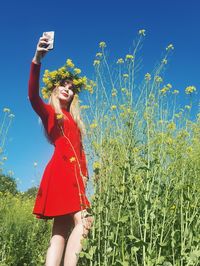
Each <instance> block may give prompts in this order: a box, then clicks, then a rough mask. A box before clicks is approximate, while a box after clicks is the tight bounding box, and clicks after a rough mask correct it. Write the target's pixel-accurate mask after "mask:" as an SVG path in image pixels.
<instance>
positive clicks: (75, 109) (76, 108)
mask: <svg viewBox="0 0 200 266" xmlns="http://www.w3.org/2000/svg"><path fill="white" fill-rule="evenodd" d="M58 93H59V89H58V87H55V88H54V89H53V91H52V93H51V95H50V97H49V104H50V105H51V106H52V107H53V109H54V110H55V113H56V115H63V119H67V117H66V115H65V114H64V113H63V112H62V109H61V105H60V101H59V98H58ZM68 108H69V112H70V114H71V115H72V117H73V119H74V121H75V122H76V124H77V126H78V128H79V129H80V133H81V138H82V137H83V136H85V135H86V128H85V124H84V123H83V121H82V119H81V115H80V113H81V111H80V104H79V96H78V94H77V93H74V96H73V99H72V100H71V102H69V107H68ZM60 120H61V121H62V119H59V120H58V123H60ZM45 136H46V137H47V139H48V141H49V142H50V143H52V142H51V140H50V139H49V136H48V134H47V133H46V131H45Z"/></svg>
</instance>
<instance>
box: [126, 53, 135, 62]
mask: <svg viewBox="0 0 200 266" xmlns="http://www.w3.org/2000/svg"><path fill="white" fill-rule="evenodd" d="M133 59H134V56H133V55H131V54H127V55H126V61H127V60H131V61H133Z"/></svg>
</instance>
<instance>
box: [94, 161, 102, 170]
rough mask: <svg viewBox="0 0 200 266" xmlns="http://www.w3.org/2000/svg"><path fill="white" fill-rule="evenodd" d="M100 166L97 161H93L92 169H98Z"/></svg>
mask: <svg viewBox="0 0 200 266" xmlns="http://www.w3.org/2000/svg"><path fill="white" fill-rule="evenodd" d="M100 167H101V164H100V163H99V162H97V161H95V162H94V163H93V169H94V170H95V169H100Z"/></svg>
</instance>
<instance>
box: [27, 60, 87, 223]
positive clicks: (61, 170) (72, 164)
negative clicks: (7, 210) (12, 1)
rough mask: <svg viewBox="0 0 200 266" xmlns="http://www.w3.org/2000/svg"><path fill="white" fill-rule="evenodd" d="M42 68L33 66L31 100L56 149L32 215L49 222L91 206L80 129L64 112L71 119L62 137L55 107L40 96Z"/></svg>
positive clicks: (43, 177)
mask: <svg viewBox="0 0 200 266" xmlns="http://www.w3.org/2000/svg"><path fill="white" fill-rule="evenodd" d="M40 67H41V64H35V63H33V62H32V63H31V70H30V78H29V83H28V97H29V100H30V102H31V105H32V107H33V109H34V110H35V112H36V113H37V114H38V115H39V116H40V118H41V120H42V123H43V125H44V128H45V130H46V132H47V134H48V136H49V138H50V140H51V142H52V144H53V145H54V146H55V149H54V153H53V155H52V157H51V159H50V161H49V162H48V164H47V166H46V168H45V170H44V173H43V176H42V179H41V181H40V186H39V189H38V192H37V196H36V200H35V205H34V208H33V212H32V213H33V214H35V215H36V217H37V218H38V219H46V220H47V219H52V218H54V217H55V216H59V215H65V214H69V213H72V212H76V211H79V210H83V209H87V208H90V207H91V206H90V202H89V201H88V198H87V196H86V194H85V186H84V182H83V180H82V177H81V174H80V173H81V172H82V174H83V175H84V176H88V169H87V164H86V156H85V153H84V149H83V145H82V140H81V133H80V129H79V128H78V126H77V124H76V122H75V121H74V119H73V118H72V116H71V114H70V112H69V111H67V110H65V109H62V111H63V112H64V114H65V115H66V116H67V120H64V122H63V127H62V128H63V132H64V135H63V134H62V133H63V132H62V130H60V127H59V126H58V122H57V119H56V114H55V111H54V109H53V107H52V106H51V105H50V104H46V103H45V102H44V101H43V100H42V99H41V97H40V96H39V77H40Z"/></svg>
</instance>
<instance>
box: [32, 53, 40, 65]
mask: <svg viewBox="0 0 200 266" xmlns="http://www.w3.org/2000/svg"><path fill="white" fill-rule="evenodd" d="M32 62H33V63H35V64H37V65H40V64H41V58H40V56H38V55H37V54H35V55H34V57H33V59H32Z"/></svg>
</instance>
